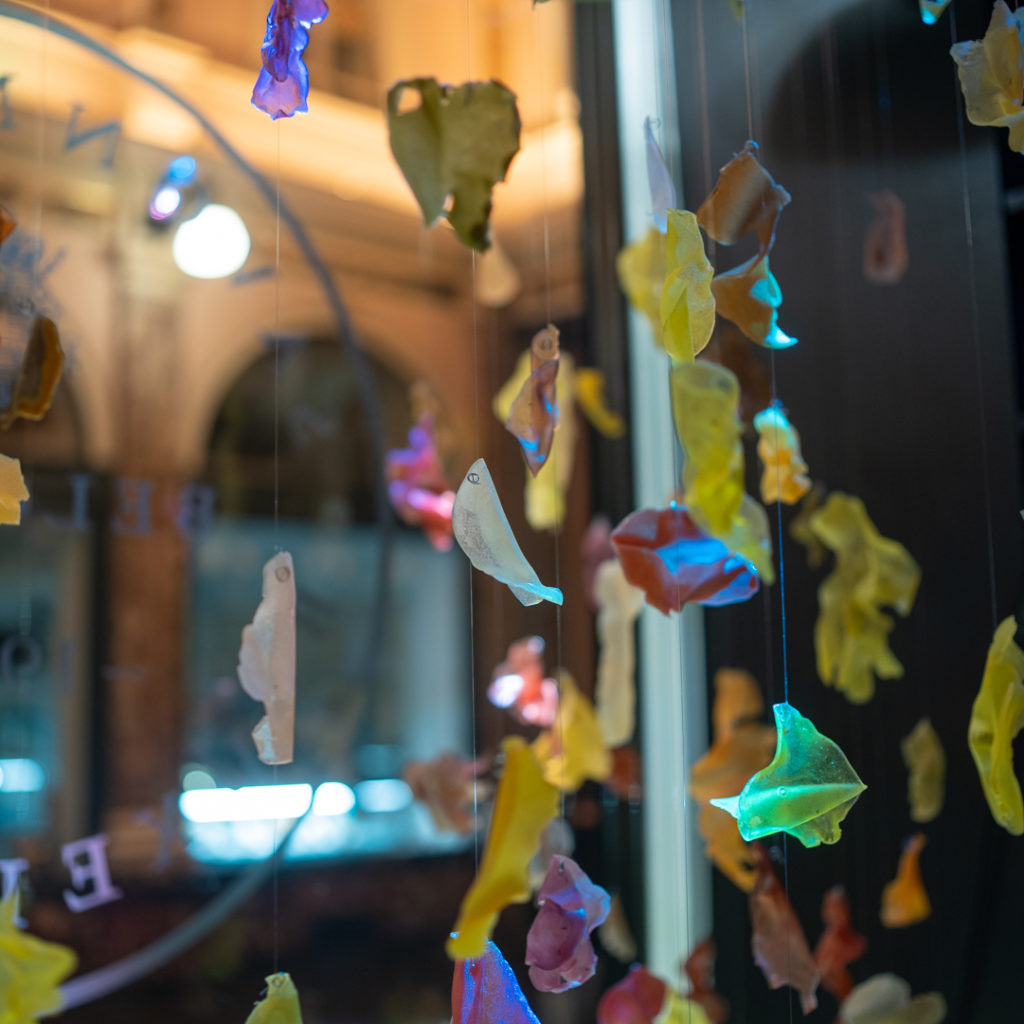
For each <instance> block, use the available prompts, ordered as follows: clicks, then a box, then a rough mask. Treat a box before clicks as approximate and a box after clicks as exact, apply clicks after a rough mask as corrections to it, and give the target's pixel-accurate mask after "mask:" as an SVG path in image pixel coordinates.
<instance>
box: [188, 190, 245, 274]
mask: <svg viewBox="0 0 1024 1024" xmlns="http://www.w3.org/2000/svg"><path fill="white" fill-rule="evenodd" d="M249 245H250V242H249V232H248V231H247V230H246V229H245V224H244V223H243V222H242V218H241V217H239V216H238V214H237V213H235V211H234V210H232V209H231V207H230V206H221V205H220V204H219V203H210V204H209V205H207V206H204V207H203V208H202V209H201V210H200V211H199V213H197V214H196V215H195V216H194V217H193V218H192V219H191V220H187V221H185V222H184V223H183V224H182V225H181V226H180V227H179V228H178V230H177V231H176V232H175V233H174V242H173V244H172V246H171V251H172V252H173V254H174V262H175V263H177V264H178V269H179V270H181V271H183V272H184V273H186V274H188V275H189V277H201V278H206V279H210V278H216V277H228V276H229V275H230V274H233V273H235V271H236V270H239V269H241V267H242V264H243V263H245V261H246V259H247V258H248V256H249Z"/></svg>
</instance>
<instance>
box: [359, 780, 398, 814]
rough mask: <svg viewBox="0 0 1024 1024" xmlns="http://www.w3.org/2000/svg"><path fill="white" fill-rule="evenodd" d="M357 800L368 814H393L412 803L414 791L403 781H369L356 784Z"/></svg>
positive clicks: (362, 809)
mask: <svg viewBox="0 0 1024 1024" xmlns="http://www.w3.org/2000/svg"><path fill="white" fill-rule="evenodd" d="M356 800H357V801H358V803H359V809H360V810H361V811H366V812H367V813H368V814H393V813H394V812H395V811H404V810H405V808H406V807H408V806H409V804H411V803H412V790H411V789H410V788H409V787H408V786H407V785H406V784H405V783H404V782H403V781H402V780H401V779H367V780H366V781H365V782H360V783H357V784H356Z"/></svg>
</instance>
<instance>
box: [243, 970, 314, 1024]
mask: <svg viewBox="0 0 1024 1024" xmlns="http://www.w3.org/2000/svg"><path fill="white" fill-rule="evenodd" d="M245 1024H302V1011H301V1009H300V1008H299V993H298V991H297V989H296V988H295V982H293V981H292V979H291V975H289V974H287V973H285V972H284V971H278V972H277V974H271V975H269V976H268V977H267V994H266V995H265V996H264V997H263V999H262V1000H261V1001H260V1002H258V1003H257V1004H256V1005H255V1006H254V1007H253V1010H252V1013H250V1014H249V1016H248V1018H247V1019H246V1022H245Z"/></svg>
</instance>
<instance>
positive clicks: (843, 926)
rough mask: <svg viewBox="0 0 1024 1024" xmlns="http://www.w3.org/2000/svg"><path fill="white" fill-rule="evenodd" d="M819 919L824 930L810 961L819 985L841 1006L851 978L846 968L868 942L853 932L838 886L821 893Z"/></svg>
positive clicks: (847, 906) (846, 902)
mask: <svg viewBox="0 0 1024 1024" xmlns="http://www.w3.org/2000/svg"><path fill="white" fill-rule="evenodd" d="M821 920H822V921H823V922H824V925H825V930H824V931H823V932H822V934H821V938H820V939H818V944H817V945H816V946H815V947H814V962H815V963H816V964H817V966H818V970H819V971H820V972H821V984H822V986H823V987H824V988H825V990H826V991H827V992H830V993H831V994H832V995H833V996H835V998H836V1001H837V1002H840V1003H841V1002H842V1001H843V1000H844V999H845V998H846V997H847V996H848V995H849V994H850V992H851V991H852V990H853V977H852V976H851V974H850V972H849V971H848V970H847V965H848V964H851V963H853V962H854V961H855V960H859V959H860V958H861V957H862V956H863V955H864V954H865V953H866V952H867V948H868V940H867V939H865V938H864V936H863V935H861V934H859V933H858V932H856V931H854V929H853V924H852V922H851V920H850V900H849V898H848V897H847V895H846V890H845V889H844V888H843V887H842V886H841V885H834V886H832V888H831V889H829V890H828V891H827V892H826V893H825V896H824V898H823V899H822V901H821Z"/></svg>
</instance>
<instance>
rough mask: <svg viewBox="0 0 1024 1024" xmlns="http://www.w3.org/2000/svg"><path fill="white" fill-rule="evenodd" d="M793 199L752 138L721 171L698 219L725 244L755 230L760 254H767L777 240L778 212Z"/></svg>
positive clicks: (716, 239) (718, 240) (707, 230)
mask: <svg viewBox="0 0 1024 1024" xmlns="http://www.w3.org/2000/svg"><path fill="white" fill-rule="evenodd" d="M790 198H791V197H790V194H789V193H788V192H787V191H786V190H785V189H784V188H783V187H782V186H781V185H776V184H775V180H774V179H773V178H772V176H771V175H770V174H769V173H768V172H767V171H766V170H765V169H764V168H763V167H762V166H761V164H760V162H759V161H758V159H757V143H756V142H753V141H750V142H748V143H747V144H746V145H745V146H744V147H743V149H742V150H741V151H740V152H739V153H737V154H736V156H734V157H733V158H732V159H731V160H730V161H729V162H728V163H727V164H726V165H725V166H724V167H723V168H722V169H721V170H720V171H719V172H718V181H717V182H716V184H715V187H714V189H713V190H712V192H711V195H709V196H708V197H707V199H705V200H704V202H703V203H701V206H700V209H699V210H698V211H697V220H698V221H699V222H700V226H701V227H702V228H703V229H704V230H705V231H706V232H707V233H708V234H709V235H710V236H711V237H712V238H713V239H714V240H715V241H716V242H721V243H722V245H734V244H735V243H736V242H738V241H739V240H740V239H741V238H742V237H743V236H744V235H746V234H749V233H750V232H751V231H754V232H756V233H757V241H758V255H760V256H765V255H767V253H768V251H769V250H770V249H771V247H772V243H773V242H774V241H775V225H776V222H777V221H778V219H779V214H780V213H781V212H782V210H783V208H784V207H785V206H787V205H788V203H789V201H790Z"/></svg>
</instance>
